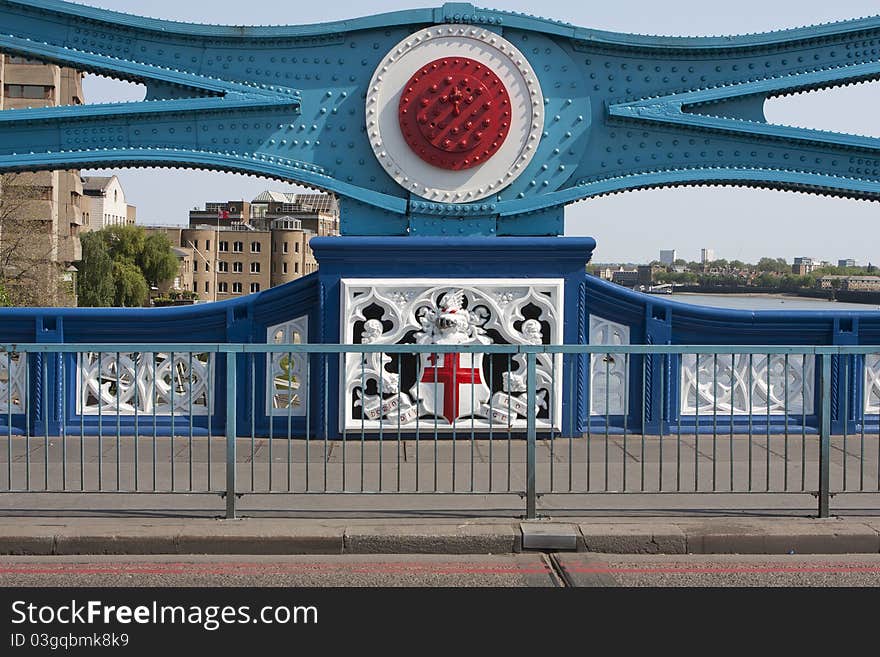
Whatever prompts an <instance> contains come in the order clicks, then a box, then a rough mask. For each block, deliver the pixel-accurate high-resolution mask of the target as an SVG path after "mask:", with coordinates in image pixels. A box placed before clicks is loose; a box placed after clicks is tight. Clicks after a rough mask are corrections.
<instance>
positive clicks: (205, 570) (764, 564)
mask: <svg viewBox="0 0 880 657" xmlns="http://www.w3.org/2000/svg"><path fill="white" fill-rule="evenodd" d="M15 586H49V587H54V586H108V587H115V586H145V587H149V586H297V587H299V586H321V587H325V586H391V587H398V586H430V587H439V586H467V587H475V586H506V587H535V586H538V587H554V586H571V587H587V586H588V587H596V586H604V587H612V586H614V587H616V586H628V587H645V586H649V587H656V586H660V587H669V586H694V587H703V586H740V587H742V586H746V587H768V586H791V587H799V586H814V587H824V586H860V587H865V586H868V587H877V586H880V555H832V556H822V555H804V556H801V555H785V556H781V557H779V556H775V557H768V556H742V555H731V556H724V555H602V554H590V553H569V554H553V555H550V554H542V553H529V554H515V555H351V556H271V557H264V556H242V557H229V556H216V557H209V556H169V557H157V556H141V557H136V556H132V557H119V556H91V557H3V558H0V587H15Z"/></svg>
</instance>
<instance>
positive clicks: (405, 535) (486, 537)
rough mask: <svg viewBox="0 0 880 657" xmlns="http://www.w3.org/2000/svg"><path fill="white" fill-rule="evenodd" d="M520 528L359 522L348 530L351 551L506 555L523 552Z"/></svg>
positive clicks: (346, 541) (503, 525) (346, 543)
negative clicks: (403, 526) (403, 525)
mask: <svg viewBox="0 0 880 657" xmlns="http://www.w3.org/2000/svg"><path fill="white" fill-rule="evenodd" d="M521 549H522V535H521V533H520V531H519V527H517V526H515V525H514V524H513V523H506V524H500V523H499V524H463V525H439V526H438V525H432V524H425V525H407V526H405V528H401V527H400V526H397V525H394V524H393V523H387V524H382V525H355V526H350V527H348V528H347V529H346V531H345V552H346V553H350V554H374V553H376V554H378V553H383V554H412V553H421V554H503V553H509V552H519V551H521Z"/></svg>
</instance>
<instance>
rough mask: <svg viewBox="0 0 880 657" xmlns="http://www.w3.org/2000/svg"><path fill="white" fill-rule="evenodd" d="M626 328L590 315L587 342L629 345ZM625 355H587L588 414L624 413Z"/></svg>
mask: <svg viewBox="0 0 880 657" xmlns="http://www.w3.org/2000/svg"><path fill="white" fill-rule="evenodd" d="M629 341H630V334H629V327H628V326H625V325H623V324H618V323H617V322H612V321H610V320H608V319H605V318H603V317H598V316H596V315H590V344H609V345H628V344H629V343H630V342H629ZM626 364H627V358H626V356H625V355H624V354H591V355H590V414H591V415H606V414H608V415H623V414H625V413H626V412H627V410H628V409H627V404H628V401H629V400H628V395H627V391H628V389H629V372H627V367H626Z"/></svg>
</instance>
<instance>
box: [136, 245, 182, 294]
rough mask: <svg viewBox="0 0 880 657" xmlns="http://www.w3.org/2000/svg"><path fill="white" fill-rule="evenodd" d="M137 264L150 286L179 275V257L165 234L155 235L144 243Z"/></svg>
mask: <svg viewBox="0 0 880 657" xmlns="http://www.w3.org/2000/svg"><path fill="white" fill-rule="evenodd" d="M137 264H138V266H139V267H140V269H141V271H142V272H143V274H144V278H146V279H147V282H148V283H149V284H150V285H156V286H158V285H159V284H160V283H163V282H165V281H168V280H171V279H172V278H174V277H175V276H176V275H177V271H178V264H177V257H176V256H175V255H174V252H173V251H172V250H171V240H169V239H168V236H167V235H166V234H165V233H153V234H152V235H150V236H148V237H147V238H146V239H145V240H144V243H143V247H142V249H141V252H140V254H139V256H138V258H137Z"/></svg>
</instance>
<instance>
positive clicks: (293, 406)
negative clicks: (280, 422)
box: [266, 316, 309, 416]
mask: <svg viewBox="0 0 880 657" xmlns="http://www.w3.org/2000/svg"><path fill="white" fill-rule="evenodd" d="M308 331H309V318H308V316H303V317H297V318H296V319H294V320H291V321H289V322H285V323H283V324H277V325H275V326H270V327H269V328H268V329H267V330H266V342H267V343H268V344H306V343H308V341H309V334H308ZM266 371H267V372H269V376H268V377H266V414H267V415H283V416H287V415H291V416H302V415H305V414H306V409H307V407H308V390H307V389H308V376H309V368H308V354H301V353H284V352H280V353H272V354H267V355H266Z"/></svg>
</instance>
